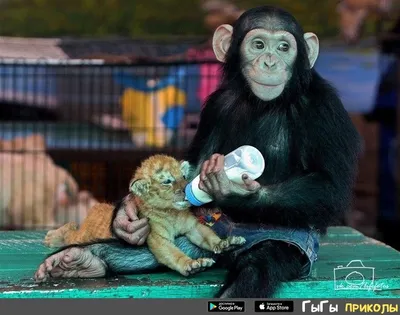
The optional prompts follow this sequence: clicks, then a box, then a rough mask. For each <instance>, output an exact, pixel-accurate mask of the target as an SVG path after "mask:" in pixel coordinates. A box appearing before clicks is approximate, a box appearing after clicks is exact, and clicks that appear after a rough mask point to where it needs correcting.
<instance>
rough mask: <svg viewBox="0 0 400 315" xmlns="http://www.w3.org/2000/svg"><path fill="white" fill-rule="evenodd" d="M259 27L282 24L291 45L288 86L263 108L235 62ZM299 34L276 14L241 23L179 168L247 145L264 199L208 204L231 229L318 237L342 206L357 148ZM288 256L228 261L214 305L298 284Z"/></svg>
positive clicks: (266, 250) (253, 13)
mask: <svg viewBox="0 0 400 315" xmlns="http://www.w3.org/2000/svg"><path fill="white" fill-rule="evenodd" d="M267 19H268V20H269V21H271V20H272V21H280V22H278V23H277V24H278V25H276V26H277V28H278V29H283V30H287V31H290V32H291V33H292V34H293V35H294V36H295V38H296V41H297V45H298V57H297V60H296V63H295V65H294V67H293V76H292V78H291V80H290V82H289V83H288V85H287V86H286V88H285V90H284V92H283V93H282V94H281V96H279V97H278V98H276V99H275V100H273V101H268V102H266V101H262V100H260V99H258V98H256V97H255V95H254V94H253V93H252V92H251V90H250V89H249V88H248V87H247V82H246V80H245V78H244V76H243V75H242V71H241V69H240V65H241V64H242V60H241V58H240V54H239V46H240V44H241V41H242V40H243V38H244V36H245V35H246V33H247V32H248V31H250V30H251V29H254V28H258V27H260V26H261V27H262V26H264V25H266V22H265V21H266V20H267ZM270 25H271V23H270V24H268V26H270ZM303 33H304V32H303V30H302V29H301V27H300V26H299V25H298V23H297V22H296V21H295V19H294V18H293V17H292V16H290V15H289V14H288V13H286V12H284V11H282V10H280V9H277V8H271V7H267V6H265V7H260V8H255V9H252V10H249V11H247V12H246V13H244V14H243V15H242V16H241V17H240V18H239V20H238V21H237V22H236V24H235V25H234V31H233V39H232V42H231V46H230V49H229V51H228V53H227V59H226V63H225V65H224V68H223V70H224V79H223V82H222V84H221V88H220V89H218V90H217V91H216V92H215V93H213V94H212V95H211V96H210V97H209V99H208V101H207V103H206V106H205V108H204V110H203V112H202V114H201V120H200V124H199V127H198V131H197V134H196V136H195V139H194V141H193V143H192V145H191V147H190V149H189V151H188V155H187V160H188V161H189V162H190V163H191V164H193V165H198V164H201V163H202V162H203V161H204V159H208V158H209V157H210V156H211V155H212V154H213V153H220V154H227V153H229V152H230V151H232V150H234V149H236V148H237V147H239V146H241V145H245V144H246V145H253V146H255V147H256V148H258V149H259V150H260V151H261V153H262V154H263V156H264V157H265V160H266V168H265V171H264V173H263V175H262V176H261V177H260V178H259V179H258V181H259V183H260V184H261V185H262V186H263V187H264V189H263V191H266V194H264V193H260V194H257V195H253V196H249V197H247V198H240V199H239V198H227V200H225V201H224V202H220V203H219V204H218V203H216V202H215V203H214V205H216V206H219V207H221V208H222V211H223V212H224V213H225V214H227V215H229V216H230V217H231V218H232V219H233V220H234V221H235V222H242V223H254V222H262V223H268V224H274V225H277V226H278V225H279V226H287V227H293V228H304V227H310V226H313V227H314V228H316V229H317V230H320V232H321V233H322V234H324V233H325V232H326V229H327V227H328V226H330V225H334V224H337V223H340V222H341V220H342V218H343V216H344V212H345V211H346V210H347V209H348V208H349V206H350V202H351V197H352V187H353V183H354V178H355V175H356V171H357V161H358V157H359V154H360V151H361V141H360V136H359V134H358V132H357V130H356V129H355V127H354V125H353V124H352V121H351V119H350V117H349V115H348V113H347V112H346V110H345V109H344V107H343V104H342V102H341V101H340V99H339V97H338V95H337V93H336V91H335V90H334V89H333V88H332V87H331V85H329V83H328V82H327V81H325V80H324V79H323V78H321V77H320V76H319V75H318V74H317V73H316V71H315V70H314V69H310V64H309V61H308V59H307V54H306V52H307V50H306V44H305V42H304V39H303ZM276 253H279V255H278V254H276ZM296 253H297V256H300V255H299V253H300V252H299V251H293V249H292V248H289V247H285V246H282V244H281V243H274V242H269V243H267V244H265V245H262V246H260V247H257V248H252V249H250V250H249V251H248V252H246V253H244V254H242V255H241V256H239V257H237V258H235V259H233V260H232V261H231V263H230V265H231V267H230V272H229V276H228V278H227V286H225V288H226V291H224V289H223V290H222V291H221V292H220V293H219V296H222V297H251V298H256V297H270V296H271V295H272V294H273V293H274V292H275V290H276V289H277V288H278V285H279V283H281V282H282V281H286V280H288V279H290V278H292V277H293V276H296V270H297V275H299V274H300V270H299V268H298V267H299V262H298V261H299V258H298V257H297V256H296Z"/></svg>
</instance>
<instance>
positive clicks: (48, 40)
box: [0, 0, 400, 249]
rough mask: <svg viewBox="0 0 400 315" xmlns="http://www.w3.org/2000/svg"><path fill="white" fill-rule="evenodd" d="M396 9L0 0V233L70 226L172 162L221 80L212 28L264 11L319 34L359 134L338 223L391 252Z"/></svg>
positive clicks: (286, 0)
mask: <svg viewBox="0 0 400 315" xmlns="http://www.w3.org/2000/svg"><path fill="white" fill-rule="evenodd" d="M399 2H400V1H397V0H393V1H390V0H342V1H334V0H325V1H320V0H302V1H293V0H263V1H260V0H237V1H234V0H232V1H227V0H226V1H224V0H185V1H180V0H148V1H132V0H107V1H97V0H69V1H65V0H0V189H1V194H0V229H2V230H10V229H48V228H54V227H58V226H61V225H62V224H64V223H67V222H71V221H75V222H77V223H80V222H81V221H82V220H83V218H84V217H85V215H86V213H87V210H88V209H89V208H90V207H91V206H92V205H93V204H94V203H96V202H99V201H108V202H113V201H116V200H117V199H119V198H121V197H123V196H124V195H126V193H127V191H128V183H129V180H130V177H131V174H132V171H133V169H134V168H135V167H136V166H138V164H139V163H140V161H141V160H142V159H143V158H145V157H147V156H148V155H151V154H154V153H159V152H164V153H168V154H172V155H174V156H176V157H182V155H183V153H184V151H185V148H186V147H187V145H188V144H189V142H190V140H191V138H192V137H193V135H194V133H195V131H196V128H197V123H198V118H199V113H200V111H201V108H202V104H203V102H204V100H205V98H207V96H208V95H209V94H210V93H212V92H213V91H214V90H215V89H216V88H217V86H218V84H219V80H220V68H219V63H218V62H217V61H216V60H215V56H214V54H213V51H212V48H211V45H210V40H211V37H212V33H213V31H214V30H215V28H216V27H217V26H219V25H220V24H223V23H228V24H233V23H234V22H235V20H236V19H237V18H238V17H239V16H240V14H241V13H242V12H243V10H246V9H248V8H251V7H254V6H257V5H266V4H270V5H277V6H280V7H283V8H285V9H287V10H289V11H290V12H291V13H293V15H294V16H296V18H297V19H298V20H299V22H300V23H301V24H302V25H303V27H304V29H305V31H312V32H314V33H316V34H317V35H318V36H319V38H320V40H321V50H320V56H319V59H318V61H317V64H316V69H317V71H319V72H320V74H321V75H322V76H324V77H325V78H326V79H328V80H329V81H330V82H331V83H332V84H333V85H334V86H335V87H336V88H337V90H338V91H339V93H340V95H341V98H342V100H343V103H344V105H345V107H346V109H347V110H348V112H349V114H350V115H351V117H352V119H353V121H354V123H355V125H356V127H357V129H358V130H359V132H360V134H361V135H362V137H363V139H364V144H365V151H364V155H363V156H362V159H361V161H360V165H359V176H358V179H357V183H356V185H355V187H354V201H353V206H352V209H351V211H350V212H349V214H348V216H347V217H346V218H344V221H343V224H346V225H349V226H352V227H354V228H356V229H357V230H359V231H361V232H362V233H364V234H366V235H368V236H371V237H374V238H377V239H379V240H382V241H384V242H385V243H388V244H389V245H391V246H393V247H395V248H398V249H400V239H399V232H398V231H400V230H399V228H400V224H399V213H400V211H399V206H398V202H397V199H398V198H397V196H398V195H399V192H400V190H399V189H398V181H397V180H396V179H397V178H398V176H397V175H396V174H398V173H399V172H398V169H399V168H398V166H400V157H399V156H398V154H397V147H398V145H397V143H398V141H397V139H398V134H397V133H396V126H397V121H400V120H398V119H397V113H398V111H397V110H396V108H397V107H398V105H400V102H399V101H398V95H399V91H400V83H399V78H400V70H399V69H400V67H399V64H400V63H399V62H398V60H399V58H398V55H399V48H398V47H400V45H399V37H400V7H399V4H400V3H399Z"/></svg>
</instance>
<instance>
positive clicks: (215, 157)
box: [206, 154, 220, 174]
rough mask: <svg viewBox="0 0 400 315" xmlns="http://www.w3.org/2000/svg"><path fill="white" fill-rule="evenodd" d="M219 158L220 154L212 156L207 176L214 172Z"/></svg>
mask: <svg viewBox="0 0 400 315" xmlns="http://www.w3.org/2000/svg"><path fill="white" fill-rule="evenodd" d="M219 156H220V154H213V155H212V156H211V158H210V159H209V164H208V167H207V172H206V173H207V174H210V173H213V172H214V168H215V165H216V164H217V160H218V157H219Z"/></svg>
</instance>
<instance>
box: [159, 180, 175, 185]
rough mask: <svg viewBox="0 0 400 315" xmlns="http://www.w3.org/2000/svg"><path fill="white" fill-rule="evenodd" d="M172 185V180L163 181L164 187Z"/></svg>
mask: <svg viewBox="0 0 400 315" xmlns="http://www.w3.org/2000/svg"><path fill="white" fill-rule="evenodd" d="M171 183H172V180H170V179H167V180H165V181H163V182H162V183H161V184H163V185H170V184H171Z"/></svg>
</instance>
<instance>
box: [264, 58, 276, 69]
mask: <svg viewBox="0 0 400 315" xmlns="http://www.w3.org/2000/svg"><path fill="white" fill-rule="evenodd" d="M275 65H276V61H275V60H273V59H272V58H266V60H264V66H265V67H266V68H267V69H271V68H273V67H274V66H275Z"/></svg>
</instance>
